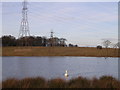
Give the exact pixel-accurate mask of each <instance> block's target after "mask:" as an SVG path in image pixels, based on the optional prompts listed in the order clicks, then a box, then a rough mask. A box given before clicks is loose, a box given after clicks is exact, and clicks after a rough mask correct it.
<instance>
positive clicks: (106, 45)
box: [103, 40, 111, 48]
mask: <svg viewBox="0 0 120 90" xmlns="http://www.w3.org/2000/svg"><path fill="white" fill-rule="evenodd" d="M110 44H111V42H110V40H104V41H103V46H105V48H108V47H109V46H110Z"/></svg>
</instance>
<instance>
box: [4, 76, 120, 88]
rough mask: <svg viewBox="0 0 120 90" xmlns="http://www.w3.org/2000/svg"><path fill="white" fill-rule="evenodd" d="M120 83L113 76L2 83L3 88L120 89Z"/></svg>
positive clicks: (25, 79) (29, 79) (34, 79)
mask: <svg viewBox="0 0 120 90" xmlns="http://www.w3.org/2000/svg"><path fill="white" fill-rule="evenodd" d="M119 86H120V81H118V80H116V79H115V78H113V77H111V76H102V77H100V78H99V79H97V78H93V79H87V78H84V77H78V78H73V79H71V80H63V79H61V78H56V79H51V80H46V79H44V78H41V77H36V78H24V79H22V80H18V79H15V78H11V79H7V80H5V81H3V82H2V88H120V87H119Z"/></svg>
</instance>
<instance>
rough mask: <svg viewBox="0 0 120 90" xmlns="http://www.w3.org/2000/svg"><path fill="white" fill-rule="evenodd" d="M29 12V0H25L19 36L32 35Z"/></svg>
mask: <svg viewBox="0 0 120 90" xmlns="http://www.w3.org/2000/svg"><path fill="white" fill-rule="evenodd" d="M27 12H28V8H27V1H26V0H24V2H23V9H22V21H21V26H20V32H19V36H18V38H22V37H27V36H30V31H29V23H28V17H27Z"/></svg>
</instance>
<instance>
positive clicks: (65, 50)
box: [2, 47, 120, 57]
mask: <svg viewBox="0 0 120 90" xmlns="http://www.w3.org/2000/svg"><path fill="white" fill-rule="evenodd" d="M118 52H119V49H113V48H108V49H106V48H103V49H96V48H92V47H3V48H2V56H85V57H120V55H119V54H118Z"/></svg>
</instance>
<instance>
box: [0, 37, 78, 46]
mask: <svg viewBox="0 0 120 90" xmlns="http://www.w3.org/2000/svg"><path fill="white" fill-rule="evenodd" d="M0 39H1V41H2V46H45V47H47V46H62V47H67V46H68V47H78V46H77V45H73V44H68V45H67V44H66V41H67V40H66V39H65V38H57V37H53V38H46V37H41V36H26V37H21V38H18V39H17V38H15V37H14V36H11V35H5V36H2V37H1V38H0Z"/></svg>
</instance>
